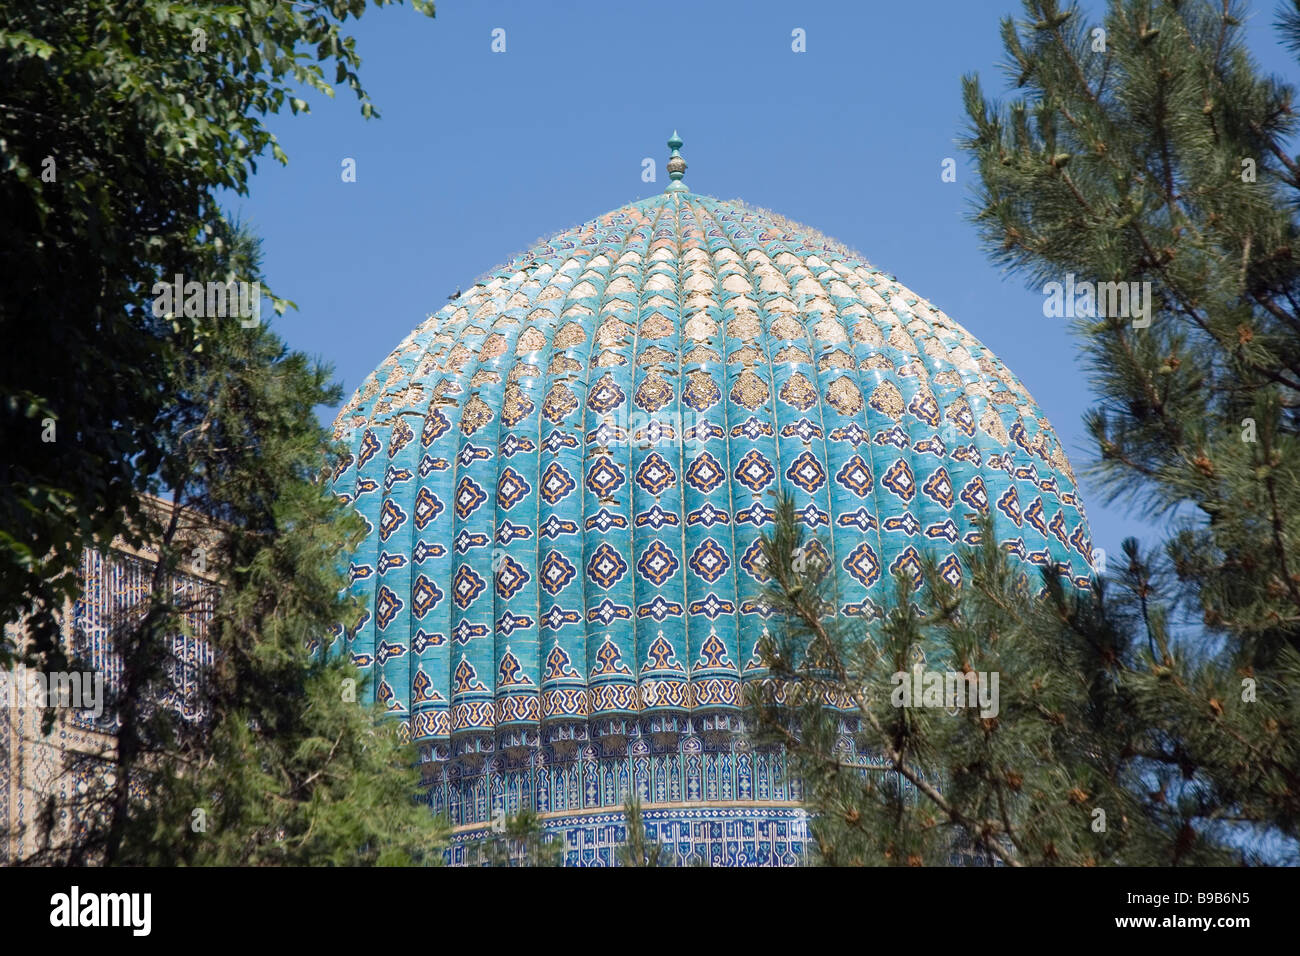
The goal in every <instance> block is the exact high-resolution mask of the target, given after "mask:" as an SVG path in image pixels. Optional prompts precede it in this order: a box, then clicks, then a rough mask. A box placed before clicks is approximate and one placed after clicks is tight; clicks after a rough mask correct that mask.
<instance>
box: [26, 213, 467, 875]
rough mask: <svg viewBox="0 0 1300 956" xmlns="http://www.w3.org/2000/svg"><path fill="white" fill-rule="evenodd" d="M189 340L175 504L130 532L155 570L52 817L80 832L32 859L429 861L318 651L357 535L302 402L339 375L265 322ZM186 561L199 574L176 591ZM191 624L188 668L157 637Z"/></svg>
mask: <svg viewBox="0 0 1300 956" xmlns="http://www.w3.org/2000/svg"><path fill="white" fill-rule="evenodd" d="M221 230H222V232H223V234H224V237H225V240H226V241H225V243H224V245H223V248H225V249H226V250H227V264H226V268H227V269H228V271H229V272H230V273H231V274H233V275H235V276H237V277H238V278H240V279H241V280H253V279H256V278H258V277H259V276H260V262H259V259H258V244H257V241H256V240H255V239H254V238H253V237H252V236H251V234H250V233H249V232H248V231H247V230H242V229H231V228H228V227H221ZM203 346H204V347H203V348H202V350H197V351H193V352H190V353H188V354H186V355H184V356H181V357H180V358H179V359H178V361H177V363H176V364H175V365H174V366H173V367H171V368H170V369H169V375H170V376H171V377H170V378H169V379H168V384H169V386H170V387H171V390H172V392H173V394H174V395H175V401H174V402H173V404H172V405H170V406H169V407H168V408H167V410H166V412H165V413H164V415H163V416H162V418H161V419H160V421H159V422H158V426H157V428H158V434H159V435H160V436H162V437H163V438H164V439H165V440H164V441H163V450H164V455H163V457H162V460H161V465H160V468H159V480H160V482H161V483H162V485H163V487H164V488H166V489H167V491H168V493H169V497H170V501H171V503H172V504H173V505H176V506H179V507H157V508H149V509H146V510H145V512H144V513H145V521H144V524H143V525H142V526H140V527H139V528H138V529H137V533H138V534H139V536H140V537H141V538H142V539H143V540H146V541H148V542H150V543H151V545H152V546H153V548H154V549H155V553H156V563H155V564H154V566H153V572H152V578H151V581H150V585H149V587H148V589H147V593H145V594H144V596H143V597H142V598H141V599H140V601H139V603H138V604H137V605H135V606H133V607H129V608H127V609H125V611H124V613H123V614H121V616H120V618H119V619H118V620H117V621H116V622H115V626H114V628H113V633H112V641H113V645H114V653H115V654H116V655H117V657H118V659H119V660H120V665H121V666H120V669H119V673H118V676H117V679H116V680H115V681H114V683H113V688H112V694H111V696H110V700H109V704H110V713H111V714H112V717H113V718H114V721H115V724H114V727H113V730H114V734H115V736H114V741H113V745H112V746H111V748H110V749H109V751H108V752H107V753H106V754H103V755H98V754H86V755H82V756H78V757H76V758H74V759H75V761H76V762H78V763H79V764H80V766H77V767H74V768H72V769H73V771H74V772H76V773H77V774H78V776H80V777H82V778H83V779H84V781H85V784H84V787H83V788H82V789H81V790H80V791H79V792H76V793H74V795H73V796H72V798H71V800H70V802H69V804H68V805H67V806H64V807H59V808H58V809H59V810H60V811H61V812H63V813H65V814H67V815H69V816H71V817H73V818H75V819H77V820H78V821H80V823H81V828H80V830H79V832H77V833H76V834H74V835H73V837H72V838H71V839H69V840H66V841H56V842H54V843H52V844H51V845H50V846H49V847H47V849H46V850H45V851H44V852H42V853H41V854H40V855H38V857H37V858H36V859H35V860H33V861H31V862H45V863H49V862H71V863H104V864H109V865H114V864H132V865H138V864H147V865H174V864H177V863H185V864H227V865H233V864H240V865H280V864H298V865H302V864H309V863H310V864H322V863H328V864H340V865H342V864H388V863H403V864H405V863H434V864H437V863H441V862H442V850H443V848H444V846H445V839H446V835H447V831H446V825H445V822H444V821H442V820H440V819H438V818H435V816H434V815H433V814H432V812H431V811H430V810H429V808H428V807H427V806H424V805H422V804H420V803H419V802H417V795H418V793H419V773H418V770H417V769H416V759H415V753H414V750H413V748H412V747H411V746H409V745H408V744H405V743H403V742H402V741H401V740H400V739H399V738H398V736H397V733H396V725H395V724H393V723H392V722H390V721H388V720H386V719H385V718H384V717H383V714H382V713H381V712H380V710H378V709H375V708H372V707H370V706H367V705H364V704H362V703H361V701H363V700H365V696H364V694H363V689H362V688H361V686H360V683H361V675H360V673H359V672H358V671H357V670H356V668H355V667H354V666H353V665H352V663H351V661H350V660H348V659H345V658H343V657H340V656H338V655H332V654H329V653H325V651H326V650H327V649H328V648H327V646H326V645H327V644H328V643H329V641H330V640H331V638H330V635H331V634H332V633H334V634H337V629H338V626H339V624H338V622H340V621H349V620H353V619H355V616H356V613H357V609H356V608H355V607H353V606H352V605H351V604H350V603H349V600H348V599H346V598H345V596H344V595H345V594H346V591H345V587H344V583H345V582H344V579H343V577H342V575H341V573H340V572H339V566H340V562H341V561H342V558H343V556H344V555H345V554H346V553H347V551H348V549H349V548H350V547H351V546H352V545H353V544H355V542H356V540H357V539H358V538H359V537H360V536H361V534H362V533H363V529H362V527H361V522H360V520H359V519H358V518H357V517H356V516H355V515H354V514H352V513H351V512H349V511H348V510H347V508H346V507H345V505H344V504H343V503H342V502H341V501H340V500H339V499H338V498H336V497H335V496H334V495H333V494H332V493H331V492H329V490H328V489H327V487H326V486H325V484H324V483H323V482H321V481H319V480H318V478H319V475H320V472H321V469H322V467H323V465H324V462H325V461H326V460H327V457H330V456H329V455H328V452H329V451H330V442H329V441H328V436H327V435H326V433H325V431H324V429H323V428H322V426H321V425H320V423H319V421H318V420H317V418H316V416H315V409H316V408H317V407H318V406H320V405H322V404H324V405H331V404H336V403H337V402H338V400H339V398H340V396H339V393H338V392H339V390H338V387H337V386H336V385H331V384H330V381H329V374H328V370H327V369H324V368H321V367H319V366H318V365H315V364H314V363H312V362H310V361H309V360H308V359H307V358H306V357H305V356H304V355H302V354H301V353H298V352H292V351H289V350H288V349H286V348H285V346H284V344H283V343H282V342H281V341H280V340H279V338H278V337H277V336H276V335H275V334H274V332H272V331H271V330H270V329H269V328H268V327H267V326H265V325H259V326H255V327H252V328H245V327H244V326H242V325H241V323H240V322H239V321H238V320H234V319H230V320H224V321H219V322H215V323H209V324H208V326H207V327H206V328H205V329H204V338H203ZM196 565H198V566H199V567H201V568H202V569H203V570H204V571H205V572H206V574H207V575H209V576H210V577H211V578H212V579H213V580H214V581H215V585H214V587H212V588H210V589H206V590H205V589H199V590H197V591H195V590H194V589H191V588H179V587H177V585H176V579H177V576H178V575H180V574H189V575H191V576H193V575H194V574H195V566H196ZM196 612H198V614H197V616H196ZM209 616H210V619H208V618H209ZM199 619H208V620H207V623H206V626H205V628H204V630H203V634H202V638H203V642H204V644H205V645H206V650H207V653H206V654H204V655H200V657H199V659H197V660H193V659H190V660H186V659H184V658H183V656H182V655H183V654H184V652H185V645H184V644H181V643H178V642H177V641H176V640H175V636H176V635H177V634H180V633H184V632H185V631H186V630H187V629H190V628H193V627H194V624H195V621H196V620H199ZM182 669H188V670H189V671H190V672H191V674H192V676H193V681H192V685H191V688H190V689H189V690H185V689H183V688H181V687H180V686H178V684H177V674H178V673H179V672H180V671H181V670H182Z"/></svg>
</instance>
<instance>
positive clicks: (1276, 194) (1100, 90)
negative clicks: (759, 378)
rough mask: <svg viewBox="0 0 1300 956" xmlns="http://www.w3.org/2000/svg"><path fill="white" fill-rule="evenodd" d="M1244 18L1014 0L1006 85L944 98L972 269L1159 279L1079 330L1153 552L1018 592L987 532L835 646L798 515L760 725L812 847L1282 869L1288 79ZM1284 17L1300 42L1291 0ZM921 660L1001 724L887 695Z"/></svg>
mask: <svg viewBox="0 0 1300 956" xmlns="http://www.w3.org/2000/svg"><path fill="white" fill-rule="evenodd" d="M1245 16H1246V9H1245V6H1244V4H1241V3H1237V2H1231V0H1228V2H1216V3H1211V2H1208V0H1109V2H1108V3H1107V4H1106V8H1105V15H1104V17H1103V18H1102V19H1101V20H1099V21H1097V22H1095V23H1094V22H1088V21H1087V20H1086V19H1085V16H1084V13H1083V12H1082V11H1081V10H1080V9H1079V7H1078V6H1075V5H1070V6H1065V5H1063V4H1060V3H1057V2H1055V0H1025V2H1024V17H1023V19H1021V20H1013V19H1010V18H1008V19H1006V20H1004V21H1003V23H1002V39H1003V43H1004V46H1005V48H1006V52H1007V57H1008V61H1007V62H1008V66H1007V71H1008V79H1009V82H1010V84H1011V86H1012V88H1013V90H1014V93H1013V96H1012V98H1011V99H1010V100H1009V101H1008V102H1004V103H998V102H993V101H990V100H989V99H987V98H986V96H985V94H984V92H983V90H982V88H981V84H980V82H979V80H978V78H976V77H974V76H968V77H966V78H965V80H964V81H963V89H964V96H965V105H966V110H967V113H968V115H969V119H970V129H969V134H968V137H967V138H966V140H965V144H964V145H965V147H966V148H967V150H968V151H969V152H970V154H971V155H972V157H973V159H974V161H975V164H976V167H977V170H978V174H979V176H978V183H977V187H976V195H975V209H974V221H975V222H976V224H977V225H978V227H979V229H980V231H981V234H982V236H983V239H984V241H985V243H986V245H987V248H988V250H989V252H990V254H991V255H992V257H993V258H994V259H995V260H996V261H998V262H999V263H1001V264H1003V265H1005V266H1008V267H1010V268H1011V269H1012V270H1013V271H1015V272H1017V273H1019V274H1020V275H1022V276H1023V277H1025V278H1026V280H1027V281H1028V282H1029V283H1030V284H1031V285H1032V286H1035V287H1040V288H1042V289H1043V291H1044V293H1045V294H1046V293H1047V292H1048V288H1047V286H1046V283H1049V282H1057V283H1061V285H1062V286H1065V285H1066V283H1067V281H1068V277H1069V276H1071V275H1073V277H1074V280H1075V283H1076V288H1079V287H1080V286H1081V285H1082V283H1094V284H1096V283H1111V282H1122V283H1126V284H1133V283H1136V284H1137V288H1138V289H1142V288H1143V284H1144V283H1145V284H1148V285H1147V286H1146V288H1148V289H1149V290H1150V303H1151V308H1150V311H1149V313H1148V314H1147V315H1145V316H1138V317H1137V318H1138V321H1134V318H1135V317H1134V316H1133V314H1132V312H1131V311H1130V314H1128V315H1122V314H1118V312H1117V310H1116V309H1115V308H1114V307H1113V304H1112V303H1109V302H1108V303H1107V304H1106V306H1107V307H1100V303H1099V301H1098V300H1096V299H1094V301H1093V302H1091V303H1089V302H1087V300H1086V299H1080V300H1079V301H1078V302H1077V303H1076V304H1077V305H1078V306H1079V308H1078V309H1077V310H1076V311H1075V315H1076V321H1075V331H1076V333H1077V335H1078V337H1079V340H1080V342H1081V347H1082V351H1083V355H1084V358H1085V362H1086V365H1087V368H1088V370H1089V374H1090V378H1091V384H1092V387H1093V393H1094V395H1095V396H1096V401H1097V406H1096V407H1095V408H1094V409H1092V410H1091V411H1090V412H1089V413H1088V414H1087V417H1086V421H1087V425H1088V428H1089V431H1090V433H1091V435H1092V437H1093V440H1094V441H1095V454H1094V458H1093V461H1092V462H1091V463H1090V467H1089V468H1088V471H1087V473H1088V475H1089V476H1090V477H1091V478H1092V479H1094V480H1095V482H1096V483H1097V485H1098V486H1099V487H1100V488H1101V489H1102V491H1103V493H1104V494H1106V495H1108V496H1109V497H1110V498H1111V499H1112V500H1119V501H1121V502H1123V503H1125V504H1127V505H1128V506H1129V507H1130V508H1132V509H1134V510H1135V511H1137V512H1139V513H1141V514H1143V515H1144V517H1146V518H1148V519H1155V520H1157V521H1159V522H1161V523H1162V535H1163V538H1162V540H1160V541H1158V542H1156V543H1155V545H1154V546H1152V547H1149V548H1144V547H1142V546H1141V545H1140V544H1139V543H1138V542H1137V541H1136V540H1133V539H1129V540H1126V541H1125V542H1124V543H1123V546H1122V551H1123V555H1122V559H1121V560H1119V561H1114V560H1112V562H1111V566H1110V567H1109V568H1108V569H1106V571H1105V572H1104V573H1102V574H1100V575H1099V576H1098V577H1097V578H1096V579H1095V584H1094V587H1093V589H1092V590H1091V592H1090V593H1076V592H1075V591H1073V590H1072V589H1070V590H1064V589H1062V587H1061V585H1060V584H1059V583H1058V582H1057V580H1056V578H1055V577H1054V576H1053V575H1052V574H1051V573H1050V572H1049V573H1047V574H1045V575H1044V580H1043V581H1042V582H1037V581H1033V582H1031V581H1029V580H1027V579H1023V578H1022V576H1021V574H1020V572H1018V571H1016V570H1015V569H1014V568H1012V567H1011V566H1010V565H1008V563H1007V559H1006V557H1005V555H1003V554H1002V553H1001V552H1000V550H999V546H998V545H999V543H998V542H996V541H995V540H994V539H993V537H992V536H991V534H990V533H989V530H990V529H989V526H988V525H987V524H985V525H984V531H983V532H982V544H981V545H980V546H978V547H976V548H967V549H965V550H964V552H963V554H962V562H963V570H964V581H963V584H962V586H961V588H959V589H953V588H952V587H951V586H950V585H949V584H947V582H945V581H943V580H942V579H940V578H938V577H937V576H936V575H935V574H934V569H933V567H931V568H930V569H928V571H927V573H926V574H925V576H924V584H923V586H922V587H921V588H920V590H919V591H918V592H913V589H912V585H911V584H910V583H909V582H899V585H898V590H897V593H896V594H895V595H894V600H893V602H892V603H891V604H890V606H889V608H888V609H887V613H886V614H885V616H884V618H883V619H882V620H880V621H878V622H874V623H872V624H869V625H867V626H865V627H862V626H859V627H856V628H855V627H854V626H852V625H851V624H849V623H848V622H845V621H843V620H841V619H839V618H838V617H837V616H836V615H835V614H833V613H831V612H830V609H829V608H827V607H826V605H825V602H824V600H823V599H821V598H819V597H817V594H818V591H817V588H818V586H819V584H818V582H817V581H816V580H815V579H814V578H813V577H812V576H810V575H811V572H810V571H809V570H808V569H806V568H805V569H804V570H803V571H798V570H796V569H794V568H793V565H792V558H791V553H792V550H797V549H799V548H801V547H802V544H801V541H802V538H801V535H800V530H799V529H798V527H797V526H796V524H795V523H794V516H793V515H792V514H790V513H786V514H785V517H784V518H783V519H782V521H781V522H779V523H778V528H777V530H776V532H775V533H774V534H773V535H772V536H770V538H769V540H768V542H767V547H768V557H769V564H770V567H771V568H772V569H773V570H772V574H773V579H772V587H771V590H772V593H771V595H770V600H771V601H772V602H773V603H774V605H775V606H776V607H777V609H778V610H779V612H780V614H779V617H778V620H779V621H780V622H781V624H780V625H779V627H778V631H779V633H778V635H777V637H776V638H774V639H773V641H772V646H771V647H770V649H769V658H770V663H771V664H772V667H773V671H774V677H775V678H782V679H783V680H784V682H785V683H775V684H773V685H771V687H769V691H768V693H767V695H766V696H765V698H764V700H763V701H762V702H761V707H760V710H761V713H762V715H763V721H764V726H765V727H766V728H767V730H768V732H769V733H771V734H773V735H774V736H776V737H777V738H778V739H783V740H785V741H786V743H787V744H788V745H789V747H790V748H791V751H792V754H793V759H794V761H795V764H796V767H797V768H798V770H799V771H800V772H801V774H802V775H803V777H804V779H805V781H806V788H807V791H808V795H809V802H810V805H811V807H812V808H813V809H814V810H815V812H816V813H817V818H816V821H815V823H814V832H815V833H816V835H817V839H818V842H819V845H820V847H821V853H822V857H823V858H824V859H826V860H828V861H832V862H839V863H844V862H857V863H936V862H944V861H947V860H964V861H971V860H979V861H988V860H990V859H992V860H996V861H998V862H1001V863H1003V864H1007V865H1019V864H1048V863H1067V864H1126V865H1150V864H1164V865H1168V864H1186V863H1214V862H1225V861H1244V862H1295V861H1296V860H1297V859H1298V858H1300V854H1298V850H1297V847H1300V832H1298V830H1297V824H1298V822H1300V817H1298V815H1297V814H1298V813H1300V747H1297V744H1296V741H1297V739H1298V732H1300V656H1298V654H1297V652H1298V651H1300V446H1298V444H1297V442H1298V440H1300V435H1298V434H1297V429H1298V426H1300V411H1298V409H1300V285H1298V283H1300V245H1298V244H1297V222H1296V213H1297V208H1298V202H1297V201H1298V200H1300V162H1298V161H1297V159H1296V158H1295V157H1293V156H1292V155H1291V154H1290V153H1289V152H1288V147H1289V145H1290V143H1291V140H1292V138H1293V137H1294V135H1295V133H1296V129H1297V127H1296V118H1295V114H1294V113H1293V110H1292V100H1293V90H1292V88H1291V87H1290V86H1289V85H1288V84H1286V83H1285V82H1283V81H1281V80H1279V79H1277V78H1274V77H1269V76H1265V75H1262V74H1261V73H1260V72H1259V70H1258V69H1257V68H1256V66H1255V64H1254V63H1253V61H1252V60H1251V57H1250V55H1249V53H1248V52H1247V50H1246V49H1245V47H1244V45H1243V43H1242V35H1241V31H1242V22H1243V20H1244V18H1245ZM1279 29H1280V30H1281V33H1282V36H1283V39H1284V40H1285V41H1286V42H1288V43H1289V44H1290V46H1291V48H1292V49H1293V50H1300V3H1296V2H1294V0H1293V2H1291V3H1289V4H1288V5H1287V6H1286V8H1284V10H1283V11H1282V15H1281V17H1280V19H1279ZM1129 288H1132V285H1129ZM1089 307H1091V311H1090V310H1089ZM1146 319H1149V320H1150V321H1149V322H1147V321H1146ZM1033 321H1043V319H1041V318H1037V317H1035V318H1034V319H1033ZM979 520H982V519H979ZM920 655H924V660H925V661H928V662H931V663H930V664H926V665H923V666H926V667H929V666H935V667H938V668H939V669H941V670H942V669H947V668H952V669H954V670H957V671H959V672H965V671H967V670H975V671H986V672H997V673H999V674H1000V691H1001V707H1000V710H999V713H998V714H997V716H996V717H994V718H991V719H989V718H983V717H980V716H979V715H978V713H977V712H975V711H972V710H970V709H966V710H962V711H960V712H958V713H957V715H956V716H951V717H950V716H948V715H947V714H946V713H945V711H944V709H943V708H938V709H935V708H928V707H910V706H908V707H898V706H894V703H895V702H894V701H891V700H890V697H889V693H888V691H889V689H890V688H888V687H887V686H886V684H885V683H883V681H885V680H887V679H890V678H892V676H893V675H894V674H896V673H906V672H907V671H909V670H910V669H911V668H912V667H913V665H914V663H915V662H916V660H918V659H920ZM781 687H788V688H789V689H788V690H787V691H786V692H785V693H786V694H787V697H786V699H784V700H782V699H781V697H780V694H779V693H778V691H777V688H781ZM854 737H856V739H857V742H858V743H859V745H860V748H861V750H860V752H863V753H868V754H874V755H875V756H874V758H872V759H870V760H868V761H865V763H869V764H871V766H869V767H867V766H850V765H849V761H847V760H846V757H845V754H846V753H847V752H848V751H847V749H846V747H845V744H846V743H847V742H849V741H850V740H852V739H853V738H854ZM860 763H861V762H860ZM1099 810H1100V811H1103V812H1104V814H1105V817H1104V822H1105V827H1104V829H1098V828H1097V824H1098V821H1099V819H1100V818H1098V817H1097V816H1096V812H1097V811H1099Z"/></svg>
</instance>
